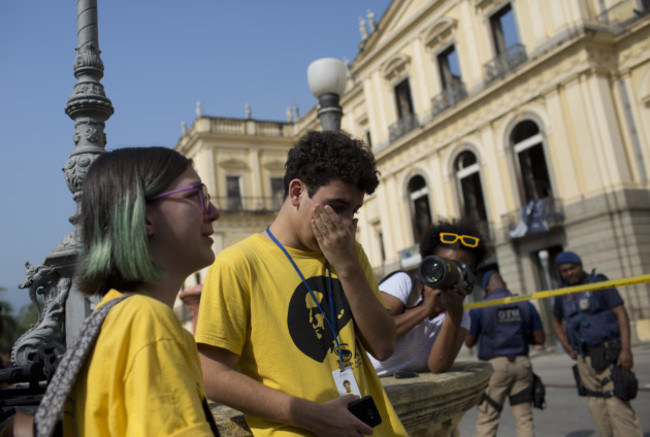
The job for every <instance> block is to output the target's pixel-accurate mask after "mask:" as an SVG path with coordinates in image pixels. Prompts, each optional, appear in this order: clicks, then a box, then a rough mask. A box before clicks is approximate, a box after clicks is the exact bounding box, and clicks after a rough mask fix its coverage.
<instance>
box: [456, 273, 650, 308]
mask: <svg viewBox="0 0 650 437" xmlns="http://www.w3.org/2000/svg"><path fill="white" fill-rule="evenodd" d="M644 282H650V275H640V276H631V277H629V278H622V279H613V280H610V281H603V282H593V283H590V284H584V285H575V286H573V287H565V288H558V289H557V290H545V291H538V292H536V293H533V294H522V295H521V296H519V295H517V296H508V297H504V298H502V299H494V300H484V301H481V302H474V303H468V304H465V305H463V308H465V309H466V310H471V309H474V308H484V307H491V306H494V305H502V304H504V303H511V302H524V301H527V300H532V299H546V298H548V297H554V296H564V295H565V294H573V293H582V292H583V291H591V290H602V289H604V288H612V287H621V286H624V285H634V284H641V283H644Z"/></svg>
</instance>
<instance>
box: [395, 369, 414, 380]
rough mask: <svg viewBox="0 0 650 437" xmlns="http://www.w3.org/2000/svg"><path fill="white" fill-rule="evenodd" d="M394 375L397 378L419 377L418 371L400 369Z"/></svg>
mask: <svg viewBox="0 0 650 437" xmlns="http://www.w3.org/2000/svg"><path fill="white" fill-rule="evenodd" d="M393 376H394V377H395V378H397V379H402V378H417V377H418V376H420V375H418V372H413V371H410V370H398V371H397V372H395V373H394V374H393Z"/></svg>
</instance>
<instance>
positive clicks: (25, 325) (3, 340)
mask: <svg viewBox="0 0 650 437" xmlns="http://www.w3.org/2000/svg"><path fill="white" fill-rule="evenodd" d="M5 291H6V288H4V287H0V295H2V294H3V293H4V292H5ZM0 306H1V308H0V355H2V354H6V353H7V352H9V351H11V348H12V347H13V345H14V343H15V342H16V340H18V337H20V336H21V335H22V334H23V333H24V332H25V331H27V330H28V329H29V328H30V327H31V326H32V325H33V324H35V323H36V322H37V321H38V311H37V309H36V307H35V306H34V305H33V304H31V303H30V304H28V305H25V306H23V307H22V308H20V310H18V314H17V315H15V316H14V314H13V307H12V306H11V304H10V303H9V302H7V301H6V300H4V299H2V298H0Z"/></svg>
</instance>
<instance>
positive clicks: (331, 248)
mask: <svg viewBox="0 0 650 437" xmlns="http://www.w3.org/2000/svg"><path fill="white" fill-rule="evenodd" d="M357 222H358V219H353V220H352V221H351V224H350V226H346V224H345V223H344V222H343V220H342V219H341V217H339V216H338V214H336V212H334V210H333V209H332V207H331V206H329V205H325V206H323V205H315V206H314V210H313V211H312V219H311V228H312V230H313V232H314V236H315V237H316V241H317V242H318V246H319V247H320V250H321V252H323V255H325V258H327V260H328V261H329V262H330V264H332V266H334V268H335V269H336V271H337V272H338V273H339V274H341V272H342V271H343V270H344V269H346V268H347V267H349V266H350V265H354V264H357V256H356V243H355V239H354V238H355V233H356V230H357Z"/></svg>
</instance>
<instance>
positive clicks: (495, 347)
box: [465, 270, 545, 437]
mask: <svg viewBox="0 0 650 437" xmlns="http://www.w3.org/2000/svg"><path fill="white" fill-rule="evenodd" d="M481 282H482V285H483V289H484V290H485V294H486V296H485V298H484V299H483V300H484V301H490V300H495V299H502V298H506V297H509V296H512V293H511V292H510V291H509V290H508V289H507V288H506V283H505V282H504V281H503V278H502V277H501V275H500V274H499V272H497V271H496V270H488V271H487V272H485V273H484V274H483V279H482V281H481ZM469 314H470V318H471V320H472V323H471V328H470V331H469V334H468V335H467V338H466V339H465V345H466V346H467V347H472V346H474V345H475V344H476V343H477V342H478V358H479V359H480V360H485V361H489V362H490V364H491V365H492V368H493V370H494V372H493V373H492V376H491V377H490V382H489V384H488V387H487V389H486V390H485V393H484V394H483V399H482V400H481V402H480V403H479V405H478V407H477V409H478V418H477V421H476V435H477V436H495V435H497V428H498V426H499V418H500V416H501V410H502V409H503V404H504V402H505V399H506V396H508V397H509V400H510V408H511V409H512V415H513V417H514V419H515V426H516V428H517V436H518V437H524V436H533V435H535V433H534V430H533V395H534V386H533V369H532V366H531V363H530V359H529V357H528V345H529V344H538V345H543V344H544V341H545V335H544V330H543V327H542V321H541V319H540V317H539V313H538V312H537V310H536V309H535V307H534V306H533V304H531V303H530V302H518V303H513V304H504V305H494V306H489V307H484V308H476V309H473V310H471V311H470V313H469ZM541 407H542V406H540V408H541Z"/></svg>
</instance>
